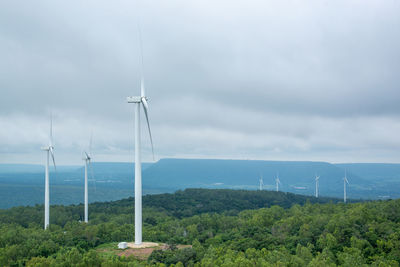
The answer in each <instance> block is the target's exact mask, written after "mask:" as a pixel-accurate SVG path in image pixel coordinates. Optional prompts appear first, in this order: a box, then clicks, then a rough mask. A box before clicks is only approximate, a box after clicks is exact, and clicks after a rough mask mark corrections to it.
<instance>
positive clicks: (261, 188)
mask: <svg viewBox="0 0 400 267" xmlns="http://www.w3.org/2000/svg"><path fill="white" fill-rule="evenodd" d="M263 187H264V181H263V177H262V175H261V177H260V191H262V190H263Z"/></svg>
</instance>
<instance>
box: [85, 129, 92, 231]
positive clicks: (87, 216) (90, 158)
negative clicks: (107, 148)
mask: <svg viewBox="0 0 400 267" xmlns="http://www.w3.org/2000/svg"><path fill="white" fill-rule="evenodd" d="M91 151H92V136H90V144H89V153H88V152H86V151H85V152H84V154H85V155H84V157H83V160H84V161H85V223H87V222H89V196H88V168H89V165H90V162H91V160H92V157H91Z"/></svg>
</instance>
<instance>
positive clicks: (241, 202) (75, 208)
mask: <svg viewBox="0 0 400 267" xmlns="http://www.w3.org/2000/svg"><path fill="white" fill-rule="evenodd" d="M341 201H342V200H340V199H335V198H326V197H321V198H315V197H310V196H304V195H296V194H292V193H286V192H275V191H266V190H263V191H251V190H230V189H186V190H183V191H177V192H175V193H173V194H168V193H167V194H158V195H146V196H143V207H144V208H145V209H151V210H156V211H157V212H161V213H163V214H166V215H168V216H173V217H177V218H182V217H190V216H194V215H199V214H202V213H223V212H226V213H229V214H237V213H238V212H240V211H242V210H248V209H259V208H264V207H271V206H273V205H278V206H281V207H283V208H290V207H291V206H293V205H295V204H299V205H304V204H305V203H307V202H309V203H330V202H332V203H337V202H341ZM349 201H354V200H349ZM133 207H134V198H127V199H122V200H117V201H109V202H96V203H92V204H90V213H91V214H102V213H106V214H108V215H110V216H111V215H118V214H128V215H133V213H134V208H133ZM22 211H23V212H22ZM42 215H43V205H36V206H35V207H15V208H11V209H9V210H0V222H7V223H12V222H15V223H18V224H21V225H25V226H27V225H29V223H37V224H43V216H42ZM71 219H72V220H76V221H78V220H83V206H82V204H81V205H70V206H60V205H55V206H52V211H51V213H50V223H54V224H57V225H60V226H63V225H65V223H67V222H68V221H70V220H71ZM104 220H107V219H104Z"/></svg>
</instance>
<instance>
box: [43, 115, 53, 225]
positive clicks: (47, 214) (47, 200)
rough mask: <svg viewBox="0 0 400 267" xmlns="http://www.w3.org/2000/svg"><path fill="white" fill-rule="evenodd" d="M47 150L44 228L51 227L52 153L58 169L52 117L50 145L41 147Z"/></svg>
mask: <svg viewBox="0 0 400 267" xmlns="http://www.w3.org/2000/svg"><path fill="white" fill-rule="evenodd" d="M41 149H42V150H43V151H46V155H47V158H46V167H45V184H44V229H47V228H48V227H49V221H50V220H49V218H50V211H49V209H50V204H49V203H50V191H49V162H50V155H51V158H52V160H53V165H54V169H56V161H55V160H54V146H53V118H50V136H49V145H48V146H44V147H42V148H41Z"/></svg>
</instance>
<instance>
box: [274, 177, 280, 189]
mask: <svg viewBox="0 0 400 267" xmlns="http://www.w3.org/2000/svg"><path fill="white" fill-rule="evenodd" d="M275 184H276V192H278V191H279V185H280V184H281V180H279V174H277V175H276V179H275Z"/></svg>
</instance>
